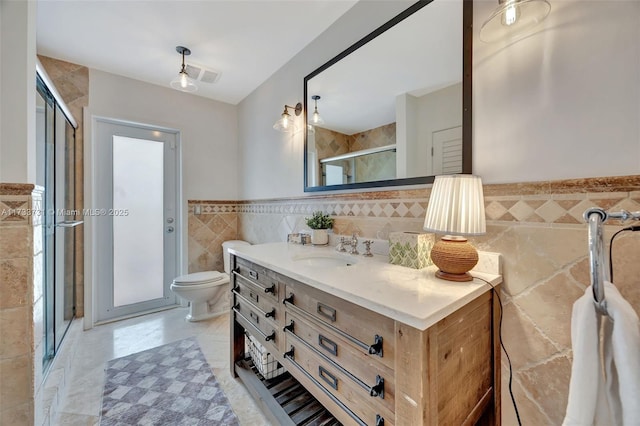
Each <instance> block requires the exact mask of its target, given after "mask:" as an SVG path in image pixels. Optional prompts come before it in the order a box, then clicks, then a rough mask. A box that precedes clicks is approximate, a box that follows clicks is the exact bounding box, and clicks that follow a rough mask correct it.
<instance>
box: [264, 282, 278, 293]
mask: <svg viewBox="0 0 640 426" xmlns="http://www.w3.org/2000/svg"><path fill="white" fill-rule="evenodd" d="M264 292H265V293H271V294H276V285H275V284H271V287H267V288H265V289H264Z"/></svg>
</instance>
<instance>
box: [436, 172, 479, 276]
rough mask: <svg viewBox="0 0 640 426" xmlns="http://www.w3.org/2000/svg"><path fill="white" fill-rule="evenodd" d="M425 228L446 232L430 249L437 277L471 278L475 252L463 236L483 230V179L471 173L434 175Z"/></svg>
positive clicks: (476, 256)
mask: <svg viewBox="0 0 640 426" xmlns="http://www.w3.org/2000/svg"><path fill="white" fill-rule="evenodd" d="M424 230H425V231H430V232H435V233H438V234H445V236H444V237H443V238H442V239H441V240H440V241H438V242H437V243H436V244H435V245H434V246H433V249H432V250H431V260H433V263H434V264H435V265H436V266H438V268H439V270H438V272H437V273H436V276H438V277H439V278H442V279H446V280H450V281H471V280H472V279H473V278H472V277H471V275H469V274H468V271H470V270H471V269H472V268H473V267H474V266H475V265H476V263H478V252H477V251H476V249H475V248H474V247H473V246H472V245H471V244H469V243H468V242H467V239H466V238H464V236H468V235H483V234H485V233H486V219H485V214H484V195H483V191H482V180H481V179H480V177H478V176H473V175H442V176H436V178H435V180H434V182H433V188H432V189H431V196H430V197H429V205H428V206H427V214H426V217H425V219H424Z"/></svg>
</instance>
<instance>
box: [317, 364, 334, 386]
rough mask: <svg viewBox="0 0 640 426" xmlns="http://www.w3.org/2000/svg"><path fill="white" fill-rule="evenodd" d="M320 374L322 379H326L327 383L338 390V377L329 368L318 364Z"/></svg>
mask: <svg viewBox="0 0 640 426" xmlns="http://www.w3.org/2000/svg"><path fill="white" fill-rule="evenodd" d="M318 375H319V376H320V378H321V379H322V380H324V381H325V383H326V384H328V385H329V386H331V387H332V388H334V389H335V390H338V379H337V378H336V377H335V376H333V375H332V374H331V373H329V372H328V371H327V370H325V369H324V367H322V366H321V365H319V366H318Z"/></svg>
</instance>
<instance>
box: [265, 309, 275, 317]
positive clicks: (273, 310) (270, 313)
mask: <svg viewBox="0 0 640 426" xmlns="http://www.w3.org/2000/svg"><path fill="white" fill-rule="evenodd" d="M264 317H265V318H269V317H272V318H275V317H276V308H273V309H272V310H271V312H266V313H265V314H264Z"/></svg>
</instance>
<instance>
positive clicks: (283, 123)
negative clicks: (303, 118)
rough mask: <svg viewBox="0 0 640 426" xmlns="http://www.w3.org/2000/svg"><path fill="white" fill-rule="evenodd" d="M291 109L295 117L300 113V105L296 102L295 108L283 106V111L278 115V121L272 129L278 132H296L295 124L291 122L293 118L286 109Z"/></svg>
mask: <svg viewBox="0 0 640 426" xmlns="http://www.w3.org/2000/svg"><path fill="white" fill-rule="evenodd" d="M289 108H292V109H293V111H294V113H295V115H296V117H297V116H299V115H300V114H301V113H302V104H301V103H300V102H298V103H297V104H296V106H294V107H292V106H289V105H285V106H284V111H283V112H282V114H281V115H280V119H279V120H278V121H276V123H275V124H274V125H273V128H274V129H275V130H277V131H279V132H285V133H288V132H293V131H295V130H296V124H295V123H294V122H293V117H292V116H291V114H289V111H288V109H289Z"/></svg>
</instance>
